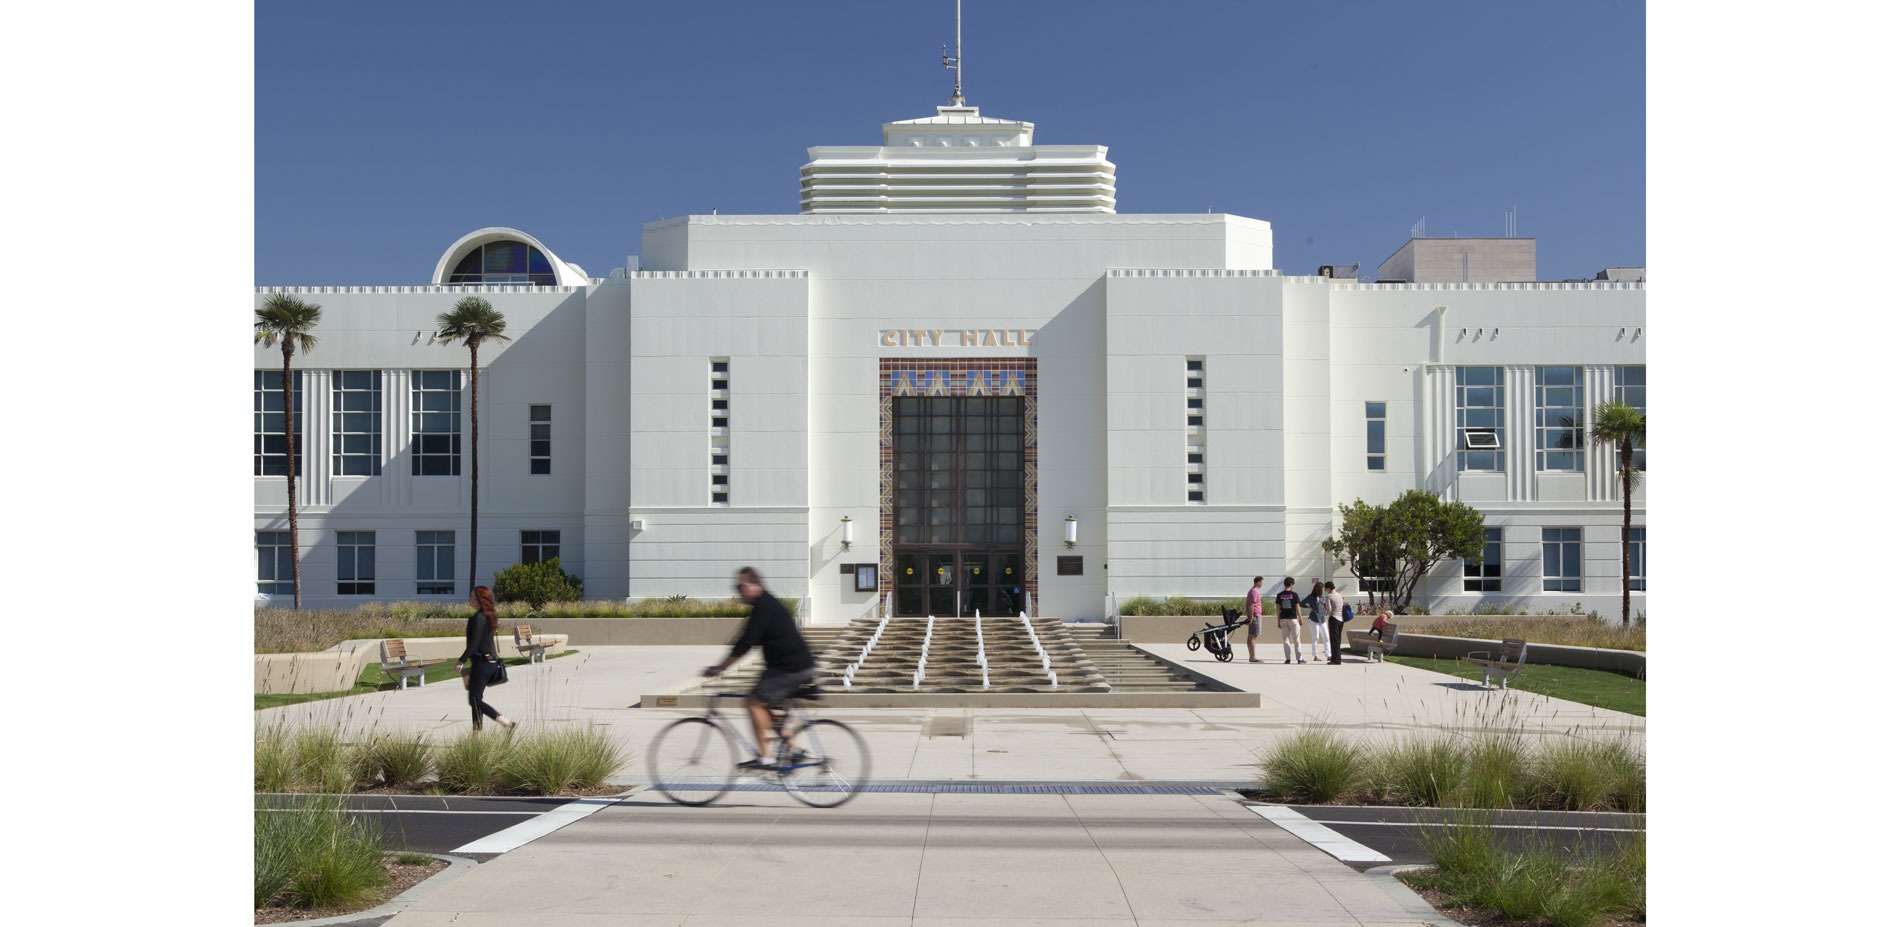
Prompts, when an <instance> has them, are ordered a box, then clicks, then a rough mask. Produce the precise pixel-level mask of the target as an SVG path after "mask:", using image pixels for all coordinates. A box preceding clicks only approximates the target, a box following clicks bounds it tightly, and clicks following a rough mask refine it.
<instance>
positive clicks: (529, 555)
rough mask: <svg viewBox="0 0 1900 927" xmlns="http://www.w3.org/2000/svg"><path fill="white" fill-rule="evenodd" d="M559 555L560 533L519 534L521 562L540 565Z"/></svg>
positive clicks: (532, 532) (534, 532)
mask: <svg viewBox="0 0 1900 927" xmlns="http://www.w3.org/2000/svg"><path fill="white" fill-rule="evenodd" d="M560 555H561V532H559V531H523V532H521V562H522V563H540V562H541V561H543V560H553V559H554V558H556V557H559V556H560Z"/></svg>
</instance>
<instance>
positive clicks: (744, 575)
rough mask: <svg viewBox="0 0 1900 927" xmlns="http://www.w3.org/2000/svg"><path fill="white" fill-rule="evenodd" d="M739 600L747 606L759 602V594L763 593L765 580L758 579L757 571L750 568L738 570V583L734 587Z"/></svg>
mask: <svg viewBox="0 0 1900 927" xmlns="http://www.w3.org/2000/svg"><path fill="white" fill-rule="evenodd" d="M734 588H735V589H736V590H737V591H738V593H739V598H741V599H744V600H745V601H746V603H747V604H750V603H753V602H756V601H758V600H759V594H760V593H762V592H764V591H765V580H763V579H761V578H759V571H758V570H755V569H753V568H751V567H740V568H739V581H738V582H737V583H736V584H735V585H734Z"/></svg>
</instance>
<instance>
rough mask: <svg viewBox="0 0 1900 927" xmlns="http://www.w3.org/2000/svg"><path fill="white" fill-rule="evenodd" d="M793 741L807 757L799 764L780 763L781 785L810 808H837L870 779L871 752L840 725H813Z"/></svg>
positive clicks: (850, 730) (860, 738)
mask: <svg viewBox="0 0 1900 927" xmlns="http://www.w3.org/2000/svg"><path fill="white" fill-rule="evenodd" d="M794 740H796V741H799V742H800V747H801V748H802V749H803V750H804V751H805V753H806V756H805V757H804V758H803V759H800V760H799V761H798V762H796V763H787V762H785V761H784V760H781V761H780V762H781V764H782V765H781V766H780V767H779V782H780V783H781V784H783V785H784V786H785V791H787V792H790V793H792V797H793V798H796V799H798V800H799V801H802V802H804V803H805V804H807V805H810V806H812V807H814V808H836V807H837V806H839V805H842V804H844V803H845V802H847V801H850V800H851V796H853V795H856V794H858V792H859V791H860V790H862V789H863V788H864V783H865V781H866V780H868V779H870V778H871V751H870V748H868V747H866V746H865V745H864V738H862V737H859V736H858V732H857V731H854V730H852V729H851V728H849V727H847V726H845V725H844V724H842V723H840V722H837V721H831V720H825V721H813V722H812V723H811V724H810V725H809V726H807V727H806V728H805V729H804V730H803V731H800V732H799V733H798V736H797V737H796V738H794Z"/></svg>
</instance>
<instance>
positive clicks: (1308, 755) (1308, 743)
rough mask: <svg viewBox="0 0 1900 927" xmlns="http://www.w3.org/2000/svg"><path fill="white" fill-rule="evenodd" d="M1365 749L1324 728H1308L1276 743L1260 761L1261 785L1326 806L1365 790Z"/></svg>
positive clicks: (1264, 789)
mask: <svg viewBox="0 0 1900 927" xmlns="http://www.w3.org/2000/svg"><path fill="white" fill-rule="evenodd" d="M1364 761H1365V751H1364V750H1363V749H1361V748H1360V747H1359V746H1358V745H1357V744H1354V743H1353V742H1352V741H1351V740H1350V739H1348V738H1347V737H1346V736H1345V735H1343V734H1341V733H1339V732H1337V731H1333V730H1330V729H1327V728H1324V727H1308V728H1304V729H1302V730H1300V731H1298V732H1297V733H1295V734H1294V735H1293V736H1291V737H1288V738H1286V739H1284V740H1282V741H1280V742H1279V743H1276V744H1274V745H1273V748H1272V749H1271V750H1268V751H1267V755H1266V757H1265V758H1263V759H1262V760H1261V761H1260V788H1261V789H1262V790H1263V791H1265V792H1267V793H1269V794H1272V795H1276V796H1279V797H1282V798H1286V799H1290V800H1293V801H1300V802H1307V803H1310V804H1317V805H1323V804H1325V803H1327V802H1330V801H1332V800H1334V799H1336V798H1339V797H1340V796H1342V795H1347V794H1350V793H1352V792H1355V791H1358V790H1359V789H1361V788H1362V787H1363V786H1364V785H1365V782H1366V775H1365V770H1364V768H1363V766H1364Z"/></svg>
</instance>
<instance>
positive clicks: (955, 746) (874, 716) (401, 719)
mask: <svg viewBox="0 0 1900 927" xmlns="http://www.w3.org/2000/svg"><path fill="white" fill-rule="evenodd" d="M1145 649H1148V650H1151V651H1153V652H1155V653H1157V654H1159V655H1161V656H1163V657H1166V658H1168V659H1172V660H1176V661H1179V662H1184V663H1186V664H1187V665H1189V666H1192V667H1194V668H1195V669H1198V670H1201V671H1203V672H1206V673H1208V674H1210V675H1213V676H1216V677H1217V678H1220V679H1222V680H1224V681H1227V682H1230V683H1232V684H1234V685H1237V686H1241V687H1243V688H1248V689H1252V690H1254V691H1258V692H1260V693H1261V694H1262V698H1261V707H1259V708H1216V709H899V708H885V709H857V710H849V711H845V710H840V711H833V712H826V715H827V716H829V717H835V718H838V719H840V720H844V721H847V722H849V723H851V724H852V725H854V726H856V727H857V728H858V729H859V731H860V732H861V733H863V734H864V736H865V738H866V740H867V741H868V742H869V744H870V747H871V753H872V757H873V769H872V774H873V776H875V777H877V778H879V779H953V780H971V779H975V780H999V781H1029V780H1049V779H1054V780H1123V781H1153V780H1165V781H1197V782H1225V783H1240V782H1245V781H1249V780H1251V779H1252V778H1253V775H1254V773H1253V763H1254V761H1255V758H1256V757H1257V756H1258V755H1259V754H1260V752H1261V751H1262V750H1263V749H1265V748H1267V747H1269V746H1271V745H1272V744H1273V743H1274V742H1275V741H1276V740H1278V739H1280V738H1282V737H1286V736H1288V735H1290V734H1292V733H1293V732H1295V731H1297V730H1299V729H1300V728H1301V727H1303V726H1306V725H1309V724H1314V723H1325V724H1328V725H1331V726H1334V727H1338V728H1341V729H1344V730H1347V731H1350V732H1353V733H1355V734H1357V735H1360V736H1362V737H1364V738H1365V739H1366V740H1367V741H1369V742H1370V741H1383V740H1390V739H1396V738H1401V737H1405V736H1408V735H1412V734H1414V733H1418V732H1425V731H1445V732H1449V733H1452V734H1455V735H1459V736H1465V735H1471V734H1476V733H1481V732H1486V731H1495V730H1516V731H1520V732H1522V733H1524V734H1525V735H1526V736H1528V737H1532V738H1541V737H1571V736H1579V735H1583V736H1631V737H1634V738H1635V739H1636V740H1637V741H1638V742H1639V743H1640V742H1641V739H1642V736H1643V732H1644V730H1645V722H1644V719H1643V718H1641V717H1637V716H1634V715H1628V714H1624V713H1621V712H1615V711H1608V710H1604V709H1598V708H1591V707H1589V706H1586V705H1579V704H1577V703H1574V702H1565V701H1561V700H1558V699H1552V698H1548V697H1546V696H1541V695H1536V694H1533V693H1528V692H1510V693H1508V694H1507V693H1501V692H1498V691H1496V690H1489V691H1485V690H1480V689H1479V688H1478V687H1477V686H1476V685H1475V684H1472V683H1467V682H1465V681H1463V680H1458V679H1454V678H1451V677H1447V676H1445V675H1443V674H1440V673H1433V672H1429V671H1426V670H1418V669H1412V668H1410V667H1405V666H1400V665H1398V664H1396V663H1367V662H1362V661H1360V660H1358V659H1356V658H1355V659H1351V660H1349V662H1347V663H1346V664H1344V665H1342V666H1324V665H1317V666H1316V665H1313V664H1310V663H1309V664H1308V665H1305V666H1301V665H1298V664H1294V665H1292V666H1287V665H1283V664H1281V663H1278V662H1274V663H1268V664H1249V663H1246V662H1244V661H1245V657H1244V656H1243V657H1242V658H1241V660H1242V662H1239V663H1230V664H1222V663H1215V662H1214V661H1213V660H1212V658H1210V657H1206V656H1205V655H1204V654H1191V653H1189V652H1188V650H1187V648H1186V647H1184V646H1181V645H1178V644H1174V645H1168V644H1158V645H1145ZM722 651H723V648H721V647H712V646H708V647H588V648H584V649H583V650H582V652H581V653H579V654H576V655H574V656H571V657H566V658H562V659H558V660H553V661H550V662H548V663H545V664H536V665H534V666H522V667H512V668H510V670H509V676H510V678H511V680H512V681H511V682H510V683H509V684H508V685H506V686H503V687H500V688H497V689H491V690H489V701H490V703H492V704H494V705H495V706H496V707H497V708H499V709H500V710H501V711H502V713H504V714H506V715H508V716H510V717H513V718H516V719H518V720H521V721H523V722H525V723H526V724H527V725H528V726H527V727H525V728H524V729H523V730H524V731H532V730H534V729H536V728H544V727H550V726H567V725H576V724H589V725H595V726H599V727H604V728H605V729H607V730H609V731H611V732H612V733H613V735H614V736H615V738H616V739H617V740H619V741H620V743H621V744H622V746H624V747H625V748H626V750H627V752H628V756H629V758H630V759H631V760H632V761H633V762H632V764H631V765H630V766H629V767H628V768H627V771H626V772H625V773H624V774H623V775H622V776H620V777H617V778H618V779H619V780H620V781H624V782H628V783H636V782H639V781H642V778H643V772H642V771H643V770H644V768H645V764H644V757H645V750H646V745H647V743H648V742H649V741H650V740H651V739H652V737H653V734H654V733H655V732H656V731H657V730H658V729H659V728H660V727H661V726H663V725H665V724H666V723H667V722H669V721H671V720H673V719H674V718H677V717H680V716H682V715H686V714H691V713H693V712H692V710H689V709H652V708H647V709H639V708H632V707H630V706H632V705H633V704H634V703H635V701H636V700H637V699H638V698H639V697H640V694H641V693H642V692H648V693H651V692H662V691H668V690H671V689H674V688H677V687H680V686H684V685H686V684H689V683H691V682H692V681H693V673H694V670H695V669H696V668H697V667H700V666H704V665H706V664H708V663H711V662H714V661H715V660H716V659H717V658H718V656H719V655H720V654H721V652H722ZM1243 652H1244V651H1243ZM1276 652H1277V651H1276ZM465 698H466V696H465V694H464V693H463V691H462V689H461V687H460V686H459V685H457V684H455V683H453V682H450V683H447V684H442V683H438V684H434V685H430V686H428V687H426V688H423V689H415V688H411V689H409V690H408V691H406V692H403V691H390V692H379V693H374V694H369V695H362V696H353V697H350V698H342V699H328V700H324V701H318V702H305V703H302V704H299V705H290V706H286V707H283V708H273V709H267V710H265V711H260V712H257V713H256V715H257V719H258V723H260V724H275V723H284V724H287V725H290V726H292V727H296V726H301V725H304V724H312V723H320V724H336V725H339V726H341V727H342V728H343V729H344V730H345V731H346V732H349V733H350V734H351V735H353V736H363V735H365V734H368V733H371V732H376V731H424V732H430V733H435V734H440V735H448V734H453V733H459V732H460V731H462V730H464V729H466V727H467V726H468V708H467V703H466V701H465Z"/></svg>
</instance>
